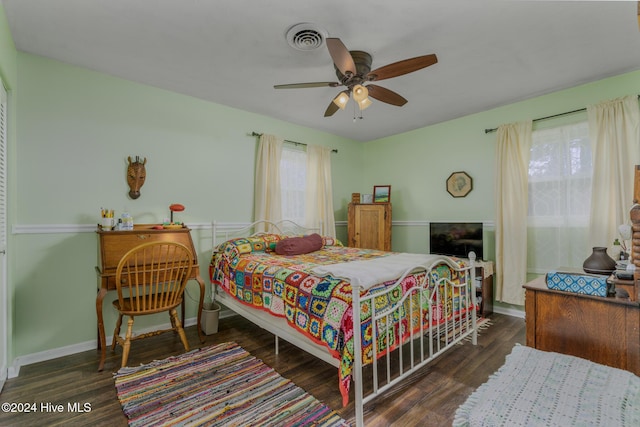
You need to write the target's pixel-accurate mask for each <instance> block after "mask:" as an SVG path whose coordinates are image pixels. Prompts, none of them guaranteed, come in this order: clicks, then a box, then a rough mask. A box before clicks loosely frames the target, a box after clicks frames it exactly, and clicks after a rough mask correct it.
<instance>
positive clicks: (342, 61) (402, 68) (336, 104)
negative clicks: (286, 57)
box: [274, 38, 438, 117]
mask: <svg viewBox="0 0 640 427" xmlns="http://www.w3.org/2000/svg"><path fill="white" fill-rule="evenodd" d="M326 43H327V48H328V49H329V54H330V55H331V59H332V60H333V64H334V66H335V69H336V75H337V76H338V80H339V81H338V82H312V83H293V84H284V85H275V86H274V88H275V89H301V88H311V87H327V86H328V87H338V86H346V88H347V89H345V90H343V91H342V92H340V93H339V94H338V96H336V97H335V98H334V99H333V100H332V101H331V103H329V106H328V107H327V110H326V111H325V112H324V116H325V117H329V116H332V115H333V114H334V113H335V112H336V111H338V109H343V110H344V108H345V106H346V104H347V102H348V101H349V98H350V96H353V99H354V101H355V102H356V103H357V104H358V107H359V108H360V110H364V109H365V108H367V107H368V106H369V105H371V100H370V99H369V97H371V98H374V99H377V100H378V101H382V102H385V103H387V104H391V105H396V106H398V107H401V106H403V105H404V104H406V103H407V100H406V99H405V98H403V97H402V96H401V95H399V94H397V93H396V92H394V91H392V90H389V89H385V88H384V87H382V86H378V85H376V84H371V82H375V81H378V80H384V79H390V78H392V77H398V76H402V75H404V74H409V73H412V72H414V71H418V70H420V69H422V68H426V67H428V66H430V65H433V64H435V63H437V62H438V58H437V57H436V55H435V54H430V55H424V56H417V57H415V58H410V59H405V60H403V61H398V62H394V63H392V64H389V65H385V66H384V67H380V68H376V69H375V70H373V71H371V60H372V58H371V55H369V54H368V53H367V52H363V51H360V50H353V51H349V50H348V49H347V48H346V46H345V45H344V44H343V43H342V41H340V39H338V38H327V39H326Z"/></svg>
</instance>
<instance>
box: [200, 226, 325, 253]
mask: <svg viewBox="0 0 640 427" xmlns="http://www.w3.org/2000/svg"><path fill="white" fill-rule="evenodd" d="M211 230H212V240H213V247H214V249H215V248H216V247H217V246H218V244H219V243H222V242H226V241H227V240H229V239H233V238H236V237H248V236H256V235H260V234H265V233H273V234H282V235H286V236H299V235H304V234H310V233H318V234H320V235H322V234H323V233H322V232H323V230H322V223H320V224H319V225H318V226H317V227H311V228H310V227H304V226H302V225H300V224H297V223H296V222H294V221H291V220H288V219H283V220H280V221H267V220H259V221H254V222H252V223H251V224H247V225H239V226H235V225H234V226H231V227H229V226H225V227H221V226H220V224H219V223H217V222H216V221H214V222H213V223H212V227H211ZM258 230H262V231H258Z"/></svg>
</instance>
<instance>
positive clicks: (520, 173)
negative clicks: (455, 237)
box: [496, 120, 533, 305]
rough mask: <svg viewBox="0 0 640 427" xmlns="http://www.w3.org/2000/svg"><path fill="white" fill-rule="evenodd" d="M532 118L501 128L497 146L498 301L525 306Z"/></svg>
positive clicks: (499, 128)
mask: <svg viewBox="0 0 640 427" xmlns="http://www.w3.org/2000/svg"><path fill="white" fill-rule="evenodd" d="M532 127H533V122H532V121H531V120H529V121H526V122H520V123H513V124H506V125H502V126H500V127H498V132H497V134H498V144H497V149H496V277H497V281H496V282H497V283H496V301H502V302H506V303H509V304H517V305H524V289H523V288H522V285H524V284H525V283H526V279H527V210H528V181H529V175H528V172H529V156H530V152H531V141H532V139H531V133H532Z"/></svg>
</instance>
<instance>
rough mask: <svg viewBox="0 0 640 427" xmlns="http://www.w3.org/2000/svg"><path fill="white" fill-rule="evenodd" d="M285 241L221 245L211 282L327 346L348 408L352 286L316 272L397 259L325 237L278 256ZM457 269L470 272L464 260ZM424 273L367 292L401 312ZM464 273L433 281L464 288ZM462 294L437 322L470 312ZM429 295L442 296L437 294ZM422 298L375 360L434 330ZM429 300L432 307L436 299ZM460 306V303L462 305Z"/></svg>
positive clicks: (436, 313) (367, 330)
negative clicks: (316, 245) (317, 245)
mask: <svg viewBox="0 0 640 427" xmlns="http://www.w3.org/2000/svg"><path fill="white" fill-rule="evenodd" d="M285 237H286V236H281V235H277V234H262V235H259V236H255V237H243V238H237V239H232V240H229V241H227V242H224V243H222V244H221V245H220V246H218V248H217V250H216V251H215V252H214V254H213V257H212V259H211V264H210V271H209V273H210V277H211V282H212V283H213V284H214V285H215V286H218V287H219V288H220V289H222V290H224V291H225V292H227V293H228V294H229V295H231V296H232V297H234V298H235V299H237V300H238V301H240V302H242V303H244V304H246V305H248V306H251V307H253V308H256V309H260V310H264V311H267V312H269V313H271V314H272V315H274V316H278V317H283V318H286V320H287V322H288V324H289V325H290V326H292V327H294V328H295V329H297V330H298V331H300V332H302V333H303V334H305V335H306V336H308V337H309V338H311V339H312V340H313V341H315V342H316V343H319V344H321V345H324V346H326V347H327V349H328V350H329V352H330V353H331V355H332V356H333V357H335V358H336V359H338V360H340V369H339V379H340V391H341V393H342V396H343V402H344V404H345V405H346V403H347V402H348V395H349V385H350V379H351V371H352V367H353V358H354V351H353V333H354V331H353V317H352V316H353V311H352V307H351V301H352V295H351V284H350V283H348V282H346V281H344V280H343V279H340V278H333V277H331V276H330V275H329V276H324V277H318V276H315V275H313V274H312V273H311V270H312V269H313V268H314V267H317V266H319V265H326V264H332V263H342V262H350V261H356V260H368V259H375V258H378V257H384V256H389V255H390V254H393V253H392V252H383V251H377V250H371V249H359V248H349V247H344V246H343V245H342V244H341V243H340V242H339V241H337V240H335V239H332V238H328V237H323V248H322V249H321V250H318V251H315V252H311V253H307V254H303V255H295V256H280V255H276V253H275V252H274V249H275V245H276V244H277V242H278V241H280V240H281V239H284V238H285ZM458 262H459V264H460V266H464V264H463V262H462V261H461V260H458ZM425 274H426V272H424V271H423V272H421V273H416V274H413V275H409V276H407V277H405V278H404V279H403V280H402V282H401V283H399V284H396V283H395V282H396V281H395V280H394V281H391V282H387V283H381V284H379V285H377V286H374V287H372V288H371V289H369V290H368V291H363V292H369V293H373V294H374V295H375V294H376V293H379V294H380V296H379V297H376V298H374V299H373V304H375V309H376V310H382V309H385V308H386V307H390V306H394V305H396V304H397V303H398V301H399V300H401V298H402V297H403V295H404V294H405V293H406V292H407V290H408V289H411V288H412V287H414V286H416V284H417V283H421V282H423V281H424V279H425ZM459 274H462V273H459V272H457V271H456V270H453V269H451V268H450V267H449V266H448V265H446V264H442V265H439V266H437V267H436V268H434V269H433V270H431V272H430V275H431V276H432V277H430V278H429V280H430V283H436V282H437V281H438V280H439V279H441V278H447V279H449V280H450V281H452V282H454V283H460V282H461V278H460V277H459V276H458V275H459ZM390 288H393V289H390ZM460 289H461V290H460V291H459V292H458V294H456V295H452V296H451V297H450V298H449V299H448V300H447V301H446V302H445V303H443V304H436V305H435V306H434V307H433V310H432V312H433V317H432V322H442V321H444V319H445V318H450V317H451V316H460V315H461V314H464V313H460V312H458V311H459V308H458V307H463V309H462V310H464V311H465V312H466V310H467V307H466V305H465V304H464V301H466V300H468V298H466V297H465V294H464V288H460ZM389 291H391V292H389ZM423 292H427V293H429V295H433V296H435V294H436V292H434V290H433V289H426V290H424V291H423ZM362 295H364V293H363V294H362ZM412 299H413V300H412ZM417 299H418V296H417V294H416V295H413V296H412V298H409V299H407V300H406V301H405V303H404V304H403V305H402V306H401V307H400V310H397V311H396V312H395V313H394V315H393V316H392V320H391V321H392V322H394V325H393V326H394V327H393V330H394V331H395V333H394V334H384V338H385V339H382V340H379V341H380V342H379V343H378V344H377V349H376V353H375V354H382V352H383V351H384V350H386V348H387V347H390V349H393V348H396V347H397V346H398V345H401V344H402V343H403V342H404V341H405V340H406V339H407V338H408V337H409V336H410V334H411V333H412V332H413V333H415V332H417V331H419V330H420V326H421V325H420V324H421V322H422V325H423V327H424V325H426V324H428V320H427V319H428V308H429V307H420V305H419V304H418V303H416V301H417ZM425 300H430V301H432V300H433V298H425ZM459 301H461V302H462V303H461V304H458V302H459ZM454 307H455V309H454ZM371 311H372V307H369V306H368V304H363V306H362V307H361V331H360V334H361V337H362V346H363V364H367V363H371V362H372V358H373V357H374V356H373V354H374V351H373V350H374V349H373V342H372V341H373V339H372V336H373V333H372V325H371ZM377 326H378V327H379V328H380V327H382V325H377Z"/></svg>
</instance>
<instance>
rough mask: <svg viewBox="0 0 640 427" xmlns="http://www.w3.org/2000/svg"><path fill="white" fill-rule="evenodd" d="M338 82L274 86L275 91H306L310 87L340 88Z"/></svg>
mask: <svg viewBox="0 0 640 427" xmlns="http://www.w3.org/2000/svg"><path fill="white" fill-rule="evenodd" d="M338 86H340V83H338V82H313V83H292V84H286V85H274V86H273V88H274V89H304V88H308V87H338Z"/></svg>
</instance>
